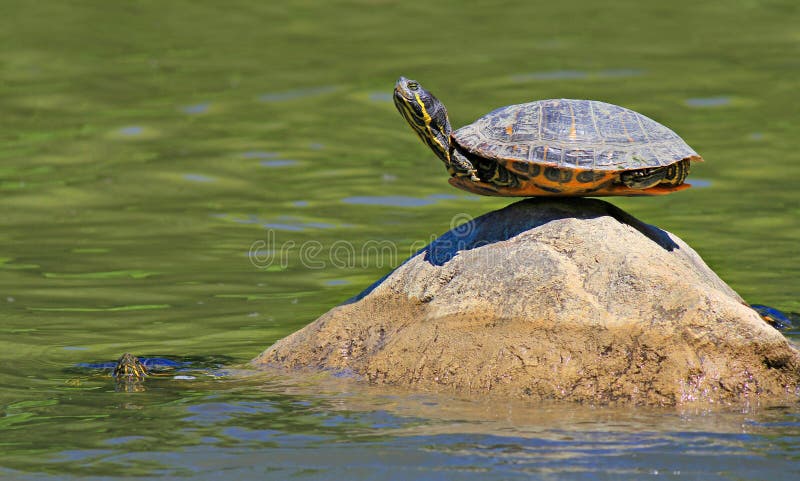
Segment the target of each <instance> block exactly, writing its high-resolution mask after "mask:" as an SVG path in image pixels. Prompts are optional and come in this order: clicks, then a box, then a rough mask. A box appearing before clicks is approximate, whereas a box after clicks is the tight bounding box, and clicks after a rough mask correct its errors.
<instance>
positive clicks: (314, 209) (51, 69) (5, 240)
mask: <svg viewBox="0 0 800 481" xmlns="http://www.w3.org/2000/svg"><path fill="white" fill-rule="evenodd" d="M464 5H465V3H464V2H448V1H440V2H435V3H434V2H425V3H423V2H419V3H416V2H404V3H402V4H398V3H396V2H385V1H380V0H374V1H361V2H358V1H351V2H338V1H337V2H307V1H288V2H280V3H278V2H243V1H229V2H210V1H192V2H187V1H173V2H156V1H137V2H119V3H114V2H111V3H109V2H99V1H89V0H86V1H77V2H54V1H49V2H27V1H8V0H2V1H0V7H2V11H3V12H4V19H5V21H4V22H3V27H2V28H0V225H1V226H2V229H0V477H5V478H8V479H45V478H49V479H72V478H74V479H87V478H90V477H93V476H94V477H96V478H97V479H125V478H133V477H142V476H143V477H145V478H155V477H163V478H177V477H183V476H193V477H195V478H199V479H221V478H220V476H225V477H229V479H287V478H290V477H291V478H292V479H382V480H388V479H432V480H433V479H437V480H438V479H481V480H486V479H497V480H500V479H503V480H505V479H530V478H531V477H534V478H537V479H576V480H584V479H586V480H588V479H592V480H595V479H615V480H618V479H644V478H650V477H655V476H658V475H663V476H667V477H670V478H677V479H703V480H711V479H773V480H777V479H797V477H798V476H800V449H798V447H797V446H798V445H800V408H798V406H797V405H793V406H787V407H785V408H781V409H769V410H766V409H759V408H757V407H751V408H750V409H749V410H746V411H745V412H738V413H728V414H722V413H714V412H699V413H698V412H688V413H687V412H675V411H658V410H656V411H650V410H623V411H619V410H614V409H610V408H592V407H587V406H555V407H551V406H541V405H521V404H514V403H509V404H508V405H505V404H503V405H499V406H498V405H496V404H494V405H491V404H488V403H482V402H481V401H479V400H470V401H467V400H455V399H450V398H447V397H432V396H431V397H425V396H417V395H409V394H403V393H387V392H383V391H375V390H369V389H367V390H362V389H361V388H359V387H358V386H354V385H351V384H348V383H346V382H344V381H342V382H344V384H342V385H339V384H337V383H335V382H332V381H330V380H327V381H323V380H316V379H310V380H309V379H294V378H292V377H273V376H270V375H267V374H265V373H257V372H252V371H251V370H249V369H247V367H246V364H245V363H246V361H247V360H249V359H251V358H253V357H255V356H256V355H257V354H258V353H259V352H261V351H262V350H263V349H264V348H266V347H267V346H269V345H270V344H271V343H272V342H274V341H275V340H277V339H279V338H281V337H283V336H285V335H286V334H288V333H290V332H292V331H294V330H296V329H297V328H299V327H300V326H302V325H305V324H306V323H308V322H310V321H312V320H313V319H314V318H316V317H317V316H319V315H320V314H322V313H323V312H325V311H326V310H327V309H329V308H330V307H331V306H333V305H335V304H337V303H338V302H341V301H342V300H344V299H346V298H347V297H349V296H351V295H354V294H356V293H358V292H359V291H361V290H362V289H363V288H364V287H366V286H367V285H369V283H370V282H372V281H373V280H374V279H376V278H378V277H380V276H381V275H383V274H385V273H386V272H387V271H388V270H389V269H390V268H391V267H393V266H395V265H397V264H398V263H399V262H400V261H402V259H403V258H405V257H406V256H407V255H408V254H409V253H410V252H411V251H412V250H413V249H414V248H415V247H419V246H420V245H422V244H424V243H426V242H427V241H429V240H430V239H431V236H434V235H436V234H439V233H441V232H443V231H445V230H447V229H448V228H450V226H451V223H452V222H454V221H455V222H457V221H460V220H463V219H465V218H468V217H469V216H477V215H480V214H482V213H485V212H487V211H490V210H493V209H496V208H499V207H502V206H504V205H507V204H508V203H509V202H512V200H509V199H492V198H479V197H476V196H472V195H468V194H466V193H463V192H460V191H457V190H455V189H453V188H452V187H450V186H449V185H448V184H447V182H446V173H445V171H444V169H443V168H442V166H441V164H440V163H439V162H438V161H437V160H435V159H434V158H433V156H432V154H431V152H430V151H428V150H426V148H425V147H424V146H423V145H422V144H421V143H420V142H419V140H418V139H417V138H416V137H415V136H414V135H413V133H412V132H411V130H410V129H409V128H408V127H407V126H406V125H405V123H404V121H403V120H402V119H401V118H400V116H399V114H398V113H397V112H396V111H395V109H394V106H393V105H392V103H391V101H390V97H389V94H390V93H391V89H392V87H393V85H394V81H395V80H396V78H397V77H398V76H400V75H406V76H409V77H412V78H417V79H418V80H420V81H422V82H424V84H425V85H426V86H427V87H428V88H430V89H431V90H433V91H434V92H435V93H436V94H437V95H438V96H439V97H440V98H441V99H442V100H443V101H444V102H445V103H446V104H447V105H448V106H449V110H450V118H451V120H452V121H453V123H454V125H456V126H460V125H463V124H466V123H469V122H471V121H472V120H474V119H475V118H476V117H478V116H480V115H482V114H484V113H486V112H488V111H489V110H491V109H493V108H495V107H498V106H502V105H506V104H510V103H519V102H523V101H529V100H534V99H540V98H553V97H567V98H593V99H597V100H603V101H607V102H611V103H616V104H620V105H623V106H626V107H629V108H633V109H635V110H638V111H640V112H642V113H644V114H646V115H648V116H650V117H652V118H654V119H656V120H658V121H660V122H662V123H664V124H666V125H668V126H670V127H671V128H673V129H674V130H675V131H677V132H678V133H679V134H681V135H682V136H683V137H684V139H685V140H686V141H687V142H688V143H689V144H690V145H691V146H693V147H694V148H695V149H696V150H697V151H698V152H700V153H701V154H702V155H703V156H704V157H705V158H706V163H704V164H701V165H695V167H694V171H693V173H692V176H691V179H693V180H698V181H699V182H697V183H698V184H699V185H698V187H696V188H693V189H690V190H688V191H686V192H681V193H679V194H676V195H673V196H668V197H664V198H648V199H641V198H637V199H614V200H613V202H614V203H615V204H616V205H618V206H620V207H622V208H624V209H626V210H628V211H629V212H631V213H632V214H634V215H635V216H637V217H639V218H641V219H643V220H645V221H646V222H649V223H653V224H656V225H658V226H660V227H662V228H664V229H667V230H669V231H672V232H674V233H676V234H678V235H679V236H681V237H682V238H683V239H685V240H686V241H687V242H688V243H689V244H690V245H692V246H693V247H694V248H695V249H696V250H697V251H698V252H699V253H700V254H701V255H702V256H703V257H704V259H705V260H706V261H707V262H708V264H709V265H710V266H711V267H712V268H714V269H715V270H716V271H717V272H718V273H719V275H720V276H721V277H722V278H723V279H725V280H726V281H727V282H728V283H729V284H730V285H731V286H732V287H734V289H736V290H737V291H738V292H739V293H740V294H741V295H742V296H744V297H745V298H746V299H747V300H748V301H750V302H753V303H763V304H769V305H772V306H775V307H777V308H780V309H783V310H788V311H800V300H798V299H800V298H799V297H798V282H797V279H798V277H800V249H799V248H798V245H799V244H798V241H797V239H798V237H800V223H798V221H797V218H798V215H799V214H800V203H798V194H797V192H798V190H797V189H798V180H797V179H798V177H800V167H798V166H800V153H798V152H800V137H798V135H797V133H796V132H797V126H798V119H800V102H798V101H797V99H798V95H797V91H798V88H797V87H798V83H797V78H798V77H799V76H800V60H799V59H800V27H798V25H800V8H799V7H798V4H797V2H795V1H794V0H772V1H770V0H764V1H757V0H742V1H738V2H733V1H728V2H723V1H714V2H700V4H698V2H695V1H689V0H680V1H673V2H655V1H654V2H642V1H633V0H622V1H618V2H613V6H612V4H607V3H604V2H589V1H577V2H518V3H513V2H499V3H489V2H486V3H478V2H474V5H470V6H467V7H465V6H464ZM375 246H390V247H388V248H386V249H385V250H383V251H381V250H380V249H379V248H378V247H375ZM270 249H274V250H276V251H277V252H275V253H273V255H272V257H270ZM790 336H792V334H790ZM124 351H132V352H135V353H138V354H153V355H174V356H189V357H193V358H195V359H201V360H207V361H209V362H210V361H221V362H223V363H224V364H225V365H226V366H233V368H231V370H230V372H228V373H227V374H228V375H226V376H224V377H220V378H216V377H209V376H198V377H197V379H195V380H180V381H179V380H154V381H153V382H152V383H150V384H148V387H149V389H148V390H147V391H146V392H142V393H117V392H114V386H113V384H112V383H111V381H110V379H108V378H106V377H102V376H95V375H91V374H90V373H86V372H82V371H79V370H75V369H70V368H71V367H72V366H74V365H75V364H77V363H82V362H99V361H105V360H110V359H113V358H115V357H117V356H118V355H119V354H120V353H122V352H124ZM237 366H245V367H243V368H242V369H239V368H238V367H237Z"/></svg>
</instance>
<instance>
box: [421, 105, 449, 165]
mask: <svg viewBox="0 0 800 481" xmlns="http://www.w3.org/2000/svg"><path fill="white" fill-rule="evenodd" d="M414 98H416V99H417V104H418V105H419V106H420V108H421V109H422V121H423V122H425V127H427V128H428V132H427V134H428V137H429V138H430V139H431V140H433V141H434V142H436V145H438V146H439V149H440V150H441V151H442V153H443V154H444V156H445V157H446V158H447V161H448V162H449V161H450V152H449V151H448V149H447V147H445V146H444V145H442V143H441V142H439V139H438V138H437V137H436V136H435V135H433V129H431V121H432V120H433V119H432V118H431V115H430V114H429V113H428V109H426V108H425V102H423V101H422V99H421V98H419V94H414ZM439 131H440V132H441V133H442V134H443V135H444V132H443V131H442V130H441V128H440V129H439Z"/></svg>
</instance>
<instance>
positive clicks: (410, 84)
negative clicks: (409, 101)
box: [407, 80, 419, 90]
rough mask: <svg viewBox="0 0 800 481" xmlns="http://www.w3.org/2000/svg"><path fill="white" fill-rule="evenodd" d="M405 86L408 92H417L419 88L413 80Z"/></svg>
mask: <svg viewBox="0 0 800 481" xmlns="http://www.w3.org/2000/svg"><path fill="white" fill-rule="evenodd" d="M407 86H408V90H417V89H418V88H419V84H418V83H417V82H414V81H413V80H412V81H410V82H408V84H407Z"/></svg>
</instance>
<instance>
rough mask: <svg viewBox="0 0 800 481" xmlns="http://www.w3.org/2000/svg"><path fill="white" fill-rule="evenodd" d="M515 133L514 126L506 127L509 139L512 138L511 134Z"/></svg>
mask: <svg viewBox="0 0 800 481" xmlns="http://www.w3.org/2000/svg"><path fill="white" fill-rule="evenodd" d="M513 132H514V126H513V125H508V126H506V134H508V136H509V137H511V134H512V133H513Z"/></svg>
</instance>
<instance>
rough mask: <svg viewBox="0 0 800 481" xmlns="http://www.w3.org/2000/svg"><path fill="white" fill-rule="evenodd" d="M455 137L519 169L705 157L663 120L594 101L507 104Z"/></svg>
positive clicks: (640, 164) (626, 166)
mask: <svg viewBox="0 0 800 481" xmlns="http://www.w3.org/2000/svg"><path fill="white" fill-rule="evenodd" d="M453 137H454V139H455V140H456V142H457V143H458V144H459V145H460V146H462V147H463V148H464V149H466V150H467V151H469V152H471V153H472V154H474V155H477V156H480V157H483V158H486V159H493V160H496V161H498V162H499V163H500V164H503V165H506V166H507V167H509V168H510V169H511V170H512V171H519V172H522V170H523V169H522V168H521V166H519V165H517V164H518V163H520V162H533V163H537V164H545V165H549V166H557V167H560V168H568V169H581V170H604V171H612V170H613V171H622V170H632V169H641V168H648V167H659V166H667V165H670V164H673V163H675V162H677V161H679V160H681V159H687V158H692V159H695V158H696V159H699V158H700V157H699V155H698V154H697V153H696V152H695V151H694V150H692V148H691V147H689V146H688V145H687V144H686V143H685V142H684V141H683V140H682V139H681V138H680V137H678V135H677V134H676V133H674V132H673V131H672V130H670V129H668V128H667V127H665V126H663V125H661V124H659V123H658V122H656V121H654V120H652V119H650V118H648V117H645V116H644V115H641V114H639V113H637V112H634V111H632V110H629V109H626V108H624V107H620V106H617V105H612V104H607V103H605V102H598V101H594V100H570V99H554V100H541V101H538V102H531V103H527V104H519V105H510V106H507V107H502V108H499V109H496V110H494V111H492V112H490V113H489V114H487V115H485V116H483V117H481V118H479V119H478V120H476V121H475V122H474V123H472V124H470V125H467V126H465V127H462V128H460V129H458V130H457V131H456V132H454V134H453ZM512 161H515V163H514V164H513V166H511V165H512Z"/></svg>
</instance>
